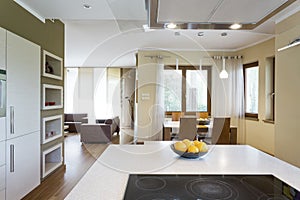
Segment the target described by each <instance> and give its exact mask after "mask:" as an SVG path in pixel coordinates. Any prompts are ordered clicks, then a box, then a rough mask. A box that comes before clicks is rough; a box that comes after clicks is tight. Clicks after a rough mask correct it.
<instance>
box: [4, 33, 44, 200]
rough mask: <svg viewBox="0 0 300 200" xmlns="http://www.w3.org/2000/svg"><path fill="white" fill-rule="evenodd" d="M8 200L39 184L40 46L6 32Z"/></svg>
mask: <svg viewBox="0 0 300 200" xmlns="http://www.w3.org/2000/svg"><path fill="white" fill-rule="evenodd" d="M6 52H7V57H6V58H7V60H6V63H7V110H6V113H7V115H6V116H7V120H6V121H7V123H6V199H7V200H10V199H20V198H22V197H23V196H25V195H26V194H27V193H29V192H30V191H31V190H32V189H34V188H35V187H36V186H38V185H39V184H40V78H39V77H40V52H41V49H40V46H38V45H36V44H34V43H32V42H30V41H28V40H26V39H24V38H22V37H19V36H17V35H15V34H13V33H11V32H8V31H7V49H6Z"/></svg>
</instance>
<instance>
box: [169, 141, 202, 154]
mask: <svg viewBox="0 0 300 200" xmlns="http://www.w3.org/2000/svg"><path fill="white" fill-rule="evenodd" d="M171 149H172V150H173V151H174V152H175V153H177V154H178V155H179V156H181V157H184V158H202V157H204V156H205V155H206V154H207V153H208V146H207V144H206V143H205V142H203V141H198V140H194V141H191V140H189V139H184V140H182V141H177V142H175V143H173V144H171Z"/></svg>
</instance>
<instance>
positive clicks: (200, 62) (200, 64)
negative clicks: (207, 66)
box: [199, 58, 202, 71]
mask: <svg viewBox="0 0 300 200" xmlns="http://www.w3.org/2000/svg"><path fill="white" fill-rule="evenodd" d="M199 70H200V71H202V59H201V58H200V61H199Z"/></svg>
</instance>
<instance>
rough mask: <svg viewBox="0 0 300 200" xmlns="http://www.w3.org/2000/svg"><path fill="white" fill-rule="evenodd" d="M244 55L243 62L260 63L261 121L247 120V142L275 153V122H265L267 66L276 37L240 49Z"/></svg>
mask: <svg viewBox="0 0 300 200" xmlns="http://www.w3.org/2000/svg"><path fill="white" fill-rule="evenodd" d="M237 54H240V55H243V63H244V64H246V63H251V62H255V61H258V63H259V99H258V103H259V105H258V113H259V114H258V119H259V121H253V120H246V144H249V145H252V146H254V147H256V148H258V149H260V150H262V151H265V152H267V153H270V154H274V137H275V136H274V124H269V123H265V122H264V121H263V120H264V119H266V118H267V117H266V109H267V108H266V95H268V94H267V92H266V87H265V86H266V84H267V83H266V66H267V65H268V63H267V62H266V61H267V58H268V57H273V56H274V54H275V39H270V40H268V41H265V42H263V43H260V44H258V45H255V46H252V47H249V48H246V49H243V50H241V51H238V52H237Z"/></svg>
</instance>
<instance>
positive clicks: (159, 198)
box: [124, 174, 300, 200]
mask: <svg viewBox="0 0 300 200" xmlns="http://www.w3.org/2000/svg"><path fill="white" fill-rule="evenodd" d="M137 199H138V200H179V199H180V200H189V199H196V200H218V199H220V200H221V199H222V200H232V199H238V200H272V199H273V200H281V199H283V200H289V199H290V200H300V192H299V191H297V190H296V189H294V188H292V187H290V186H289V185H287V184H286V183H284V182H283V181H281V180H279V179H278V178H276V177H274V176H273V175H146V174H143V175H139V174H131V175H130V176H129V179H128V182H127V187H126V191H125V194H124V200H137Z"/></svg>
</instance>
